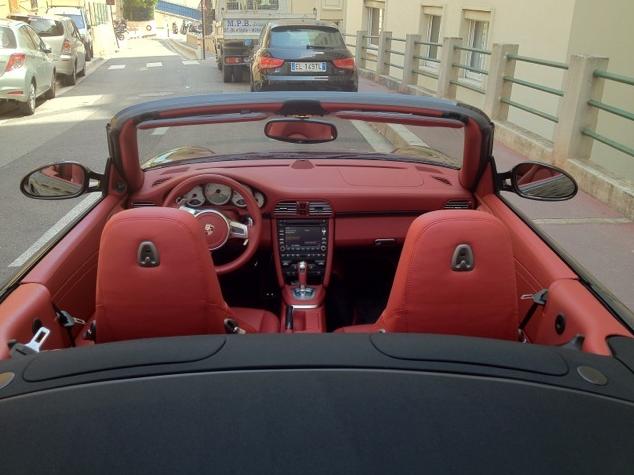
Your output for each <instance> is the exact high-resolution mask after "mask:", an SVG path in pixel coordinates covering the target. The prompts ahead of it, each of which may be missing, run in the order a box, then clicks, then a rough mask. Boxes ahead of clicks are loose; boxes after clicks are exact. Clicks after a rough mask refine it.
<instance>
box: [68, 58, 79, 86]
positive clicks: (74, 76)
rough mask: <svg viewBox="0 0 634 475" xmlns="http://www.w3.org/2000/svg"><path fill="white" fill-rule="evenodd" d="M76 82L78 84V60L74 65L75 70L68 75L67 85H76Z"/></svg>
mask: <svg viewBox="0 0 634 475" xmlns="http://www.w3.org/2000/svg"><path fill="white" fill-rule="evenodd" d="M75 84H77V62H75V65H74V66H73V72H72V73H70V74H69V75H68V76H66V85H67V86H74V85H75Z"/></svg>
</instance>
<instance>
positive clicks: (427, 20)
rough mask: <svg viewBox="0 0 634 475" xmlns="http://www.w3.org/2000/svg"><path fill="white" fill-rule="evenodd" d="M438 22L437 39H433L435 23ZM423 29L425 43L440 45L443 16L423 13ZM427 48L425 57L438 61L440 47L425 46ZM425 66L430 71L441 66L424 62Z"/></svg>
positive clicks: (431, 62)
mask: <svg viewBox="0 0 634 475" xmlns="http://www.w3.org/2000/svg"><path fill="white" fill-rule="evenodd" d="M435 21H437V22H438V25H437V26H438V31H437V32H436V34H437V37H436V38H433V37H432V35H433V30H434V22H435ZM423 28H424V35H423V38H424V40H423V41H428V42H430V43H440V34H441V31H442V15H436V14H429V13H423ZM423 46H425V48H423V50H424V51H425V54H423V56H427V57H429V58H434V59H438V56H439V54H438V53H439V47H438V46H429V45H423ZM423 66H424V67H425V68H428V69H438V66H439V64H438V63H436V62H433V61H423Z"/></svg>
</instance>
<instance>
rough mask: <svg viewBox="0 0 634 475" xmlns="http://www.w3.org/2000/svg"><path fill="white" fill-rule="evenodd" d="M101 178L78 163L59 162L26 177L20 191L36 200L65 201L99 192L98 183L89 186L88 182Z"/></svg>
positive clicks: (34, 171)
mask: <svg viewBox="0 0 634 475" xmlns="http://www.w3.org/2000/svg"><path fill="white" fill-rule="evenodd" d="M101 178H102V176H101V175H98V174H96V173H93V172H92V171H90V170H88V169H87V168H86V167H84V166H83V165H81V164H80V163H75V162H60V163H54V164H51V165H45V166H43V167H41V168H38V169H36V170H33V171H32V172H31V173H29V174H28V175H26V176H25V177H24V178H23V179H22V182H21V183H20V191H22V193H23V194H24V195H26V196H28V197H29V198H35V199H38V200H65V199H70V198H76V197H78V196H80V195H82V194H84V193H86V192H89V191H99V190H100V189H101V186H100V183H99V182H96V183H95V184H93V185H92V186H91V183H90V180H91V179H93V180H101Z"/></svg>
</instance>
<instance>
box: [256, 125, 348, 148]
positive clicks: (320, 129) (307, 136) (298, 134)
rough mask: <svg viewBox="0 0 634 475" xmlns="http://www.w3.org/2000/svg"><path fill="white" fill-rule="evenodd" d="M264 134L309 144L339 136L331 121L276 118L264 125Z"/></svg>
mask: <svg viewBox="0 0 634 475" xmlns="http://www.w3.org/2000/svg"><path fill="white" fill-rule="evenodd" d="M264 134H265V135H266V136H267V137H268V138H270V139H274V140H280V141H282V142H290V143H298V144H307V143H323V142H332V141H333V140H335V139H336V138H337V127H335V126H334V124H331V123H329V122H321V121H317V120H306V119H275V120H270V121H269V122H267V123H266V125H265V126H264Z"/></svg>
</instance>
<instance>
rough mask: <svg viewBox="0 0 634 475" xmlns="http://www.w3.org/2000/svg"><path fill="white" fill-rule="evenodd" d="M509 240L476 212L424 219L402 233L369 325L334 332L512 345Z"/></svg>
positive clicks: (514, 314)
mask: <svg viewBox="0 0 634 475" xmlns="http://www.w3.org/2000/svg"><path fill="white" fill-rule="evenodd" d="M517 298H518V296H517V285H516V280H515V263H514V259H513V249H512V245H511V237H510V234H509V232H508V230H507V229H506V227H505V226H504V225H503V224H502V222H501V221H500V220H498V219H497V218H496V217H494V216H492V215H490V214H488V213H484V212H481V211H473V210H446V211H433V212H430V213H426V214H424V215H422V216H420V217H418V218H416V220H414V222H413V223H412V225H411V226H410V228H409V230H408V232H407V237H406V239H405V244H404V246H403V251H402V253H401V257H400V260H399V263H398V267H397V270H396V275H395V277H394V283H393V284H392V290H391V292H390V296H389V299H388V302H387V306H386V308H385V310H384V311H383V313H382V314H381V316H380V317H379V319H378V320H377V322H376V323H374V324H371V325H356V326H348V327H343V328H340V329H338V330H337V331H338V332H342V333H366V332H367V333H372V332H378V331H383V330H384V331H386V332H403V333H412V332H415V333H443V334H451V335H465V336H477V337H487V338H498V339H505V340H517V338H518V336H517V335H518V333H517V331H518V326H519V314H518V302H517Z"/></svg>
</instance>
